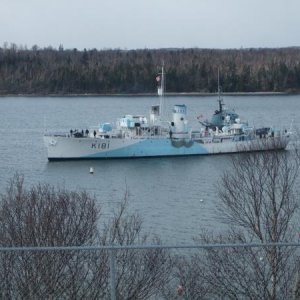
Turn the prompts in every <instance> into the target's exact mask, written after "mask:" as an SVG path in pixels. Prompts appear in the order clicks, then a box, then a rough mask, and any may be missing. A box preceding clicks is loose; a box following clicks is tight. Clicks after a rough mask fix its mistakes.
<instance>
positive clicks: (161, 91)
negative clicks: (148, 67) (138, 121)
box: [157, 64, 165, 120]
mask: <svg viewBox="0 0 300 300" xmlns="http://www.w3.org/2000/svg"><path fill="white" fill-rule="evenodd" d="M160 75H161V78H160V86H159V87H158V90H157V92H158V95H159V115H160V119H161V120H162V119H163V116H164V94H165V72H164V64H163V65H162V67H161V73H160Z"/></svg>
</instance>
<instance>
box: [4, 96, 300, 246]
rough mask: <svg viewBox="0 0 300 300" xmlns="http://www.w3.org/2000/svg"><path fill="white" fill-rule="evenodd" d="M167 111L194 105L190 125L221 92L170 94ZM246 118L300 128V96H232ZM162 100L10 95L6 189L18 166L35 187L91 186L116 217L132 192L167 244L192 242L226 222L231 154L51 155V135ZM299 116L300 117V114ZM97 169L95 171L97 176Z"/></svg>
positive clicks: (133, 204) (147, 222) (150, 227)
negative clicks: (223, 190)
mask: <svg viewBox="0 0 300 300" xmlns="http://www.w3.org/2000/svg"><path fill="white" fill-rule="evenodd" d="M166 102H167V104H166V111H170V110H171V108H172V106H173V105H174V104H183V103H185V104H187V106H188V119H189V121H190V125H192V126H196V125H197V118H196V117H197V116H198V115H200V114H202V115H204V116H206V117H210V115H211V114H212V113H213V112H214V110H215V109H216V108H217V101H216V97H167V98H166ZM225 103H226V104H227V107H230V108H235V110H236V112H237V113H239V114H240V117H241V119H242V120H248V121H249V124H254V123H255V124H256V126H257V127H259V126H264V125H271V126H277V127H279V128H280V127H284V128H289V127H290V124H291V122H292V120H294V126H296V127H298V128H299V125H300V124H299V117H298V113H299V111H300V96H244V97H238V96H235V97H225ZM152 104H157V98H155V97H99V98H98V97H74V98H73V97H67V98H59V97H57V98H56V97H55V98H51V97H32V98H30V97H2V98H0V135H1V139H0V154H1V168H0V190H1V191H3V189H4V188H5V186H6V185H7V181H8V180H9V179H10V178H11V177H12V176H13V174H14V173H15V172H16V171H17V172H19V173H21V174H24V176H25V181H26V183H27V184H28V185H31V184H35V183H37V182H47V183H51V184H53V185H55V186H58V185H59V186H65V187H66V188H68V189H78V190H81V189H86V190H88V191H89V192H90V193H91V194H93V195H95V196H96V197H97V199H98V200H97V201H98V202H99V205H101V207H102V213H103V215H104V216H106V217H109V216H110V215H111V213H112V211H113V210H114V209H115V208H116V207H117V205H118V203H119V202H120V201H121V200H122V199H123V198H124V194H125V190H126V189H128V190H129V208H128V209H129V211H130V212H138V213H139V214H140V215H141V217H142V218H143V220H144V228H145V229H146V230H147V231H150V232H151V233H155V234H158V235H160V236H161V237H162V239H163V241H164V242H165V243H173V244H175V243H177V244H184V243H185V244H187V243H191V242H192V237H193V236H195V235H197V233H198V232H199V231H200V230H202V229H208V230H212V229H215V228H218V227H219V226H220V224H219V222H218V215H217V213H216V211H215V207H216V205H217V203H218V197H217V191H216V186H217V184H218V180H219V178H220V176H221V175H222V172H224V170H226V169H228V168H229V167H230V156H229V155H217V156H202V157H201V156H199V157H181V158H180V157H179V158H156V159H133V160H129V159H127V160H106V161H101V160H99V161H66V162H51V163H49V162H48V160H47V154H46V149H45V148H44V145H43V134H44V132H45V131H46V130H47V131H60V130H69V129H71V128H73V129H75V128H77V129H86V128H88V127H90V126H94V125H95V126H97V125H98V124H99V123H100V122H113V121H115V120H116V119H117V118H118V117H120V116H122V115H123V114H145V115H146V116H148V115H149V108H150V106H151V105H152ZM297 117H298V119H297ZM91 166H93V167H94V169H95V173H94V175H90V174H89V168H90V167H91Z"/></svg>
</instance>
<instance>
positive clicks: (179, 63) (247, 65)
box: [0, 44, 300, 95]
mask: <svg viewBox="0 0 300 300" xmlns="http://www.w3.org/2000/svg"><path fill="white" fill-rule="evenodd" d="M162 62H164V63H165V68H166V72H167V91H168V92H176V93H180V92H215V91H216V89H217V72H218V71H217V70H218V68H219V69H220V74H221V77H220V80H221V85H222V87H223V91H224V92H293V91H300V49H299V48H282V49H238V50H237V49H232V50H215V49H197V48H196V49H156V50H154V49H153V50H151V49H143V50H101V51H99V50H96V49H93V50H84V51H78V50H77V49H73V50H64V49H63V47H62V46H61V47H59V49H58V50H56V49H53V48H51V47H49V48H45V49H39V48H38V47H37V46H34V47H32V49H31V50H28V49H25V48H21V47H19V48H18V47H17V46H16V45H14V44H12V45H11V46H9V47H8V46H7V45H4V46H3V47H2V48H0V95H1V94H2V95H5V94H45V95H47V94H86V93H88V94H116V93H121V94H126V93H154V92H155V89H156V83H155V74H156V73H157V72H158V71H159V66H160V65H161V64H162Z"/></svg>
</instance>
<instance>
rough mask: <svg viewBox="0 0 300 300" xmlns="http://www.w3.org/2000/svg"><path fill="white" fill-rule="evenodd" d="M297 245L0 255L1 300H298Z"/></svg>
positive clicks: (41, 250)
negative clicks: (245, 299)
mask: <svg viewBox="0 0 300 300" xmlns="http://www.w3.org/2000/svg"><path fill="white" fill-rule="evenodd" d="M299 246H300V244H298V243H280V244H279V243H277V244H206V245H198V246H197V245H193V246H162V245H160V246H95V247H82V246H81V247H10V248H0V298H1V299H232V298H234V297H235V298H236V299H241V298H248V299H251V298H252V299H299V297H300V295H299V289H300V276H299V272H300V268H299V262H298V253H297V251H298V249H299Z"/></svg>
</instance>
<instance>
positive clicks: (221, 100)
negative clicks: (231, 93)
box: [218, 68, 223, 112]
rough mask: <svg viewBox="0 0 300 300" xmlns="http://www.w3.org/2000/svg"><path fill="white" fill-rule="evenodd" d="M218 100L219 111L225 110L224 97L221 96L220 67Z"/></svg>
mask: <svg viewBox="0 0 300 300" xmlns="http://www.w3.org/2000/svg"><path fill="white" fill-rule="evenodd" d="M218 97H219V98H218V102H219V111H220V112H222V111H223V99H222V97H221V87H220V69H219V68H218Z"/></svg>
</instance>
